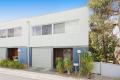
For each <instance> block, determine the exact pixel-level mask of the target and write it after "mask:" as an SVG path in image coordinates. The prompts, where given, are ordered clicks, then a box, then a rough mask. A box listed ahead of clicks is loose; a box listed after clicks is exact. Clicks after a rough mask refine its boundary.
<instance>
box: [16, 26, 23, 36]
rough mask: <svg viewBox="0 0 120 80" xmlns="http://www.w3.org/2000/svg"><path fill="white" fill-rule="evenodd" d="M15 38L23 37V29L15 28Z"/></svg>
mask: <svg viewBox="0 0 120 80" xmlns="http://www.w3.org/2000/svg"><path fill="white" fill-rule="evenodd" d="M14 31H15V32H14V36H15V37H17V36H21V35H22V28H21V27H16V28H14Z"/></svg>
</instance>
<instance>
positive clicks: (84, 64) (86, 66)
mask: <svg viewBox="0 0 120 80" xmlns="http://www.w3.org/2000/svg"><path fill="white" fill-rule="evenodd" d="M92 69H93V57H92V55H91V53H90V52H88V51H84V52H83V53H81V56H80V74H81V75H83V76H86V75H87V77H88V78H90V75H91V73H92Z"/></svg>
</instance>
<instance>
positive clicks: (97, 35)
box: [89, 0, 116, 62]
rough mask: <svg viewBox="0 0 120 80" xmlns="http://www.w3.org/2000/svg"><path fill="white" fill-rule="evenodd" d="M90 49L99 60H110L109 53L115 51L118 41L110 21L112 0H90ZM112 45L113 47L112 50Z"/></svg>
mask: <svg viewBox="0 0 120 80" xmlns="http://www.w3.org/2000/svg"><path fill="white" fill-rule="evenodd" d="M89 8H90V10H91V12H92V13H93V14H92V15H91V16H90V28H91V31H90V36H89V38H90V50H91V52H92V53H93V55H97V56H99V57H98V61H100V60H104V61H106V62H107V61H108V54H110V53H112V52H114V48H115V47H114V44H115V43H116V42H115V40H114V37H113V36H112V29H113V24H112V23H111V21H109V18H110V17H111V15H112V0H90V2H89ZM111 47H112V48H113V49H112V50H111Z"/></svg>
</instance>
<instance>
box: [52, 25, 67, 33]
mask: <svg viewBox="0 0 120 80" xmlns="http://www.w3.org/2000/svg"><path fill="white" fill-rule="evenodd" d="M53 30H54V32H53V33H54V34H59V33H64V32H65V23H57V24H54V29H53Z"/></svg>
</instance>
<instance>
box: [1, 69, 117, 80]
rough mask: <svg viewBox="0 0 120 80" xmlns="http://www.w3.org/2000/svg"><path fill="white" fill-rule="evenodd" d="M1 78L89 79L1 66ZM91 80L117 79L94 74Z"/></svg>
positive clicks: (22, 79)
mask: <svg viewBox="0 0 120 80" xmlns="http://www.w3.org/2000/svg"><path fill="white" fill-rule="evenodd" d="M0 80H88V79H86V78H79V79H76V78H73V77H70V76H69V77H65V76H59V75H54V74H44V73H36V72H29V71H22V70H14V69H6V68H0ZM90 80H116V79H113V78H108V77H103V76H100V75H94V77H93V78H92V79H90Z"/></svg>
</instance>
